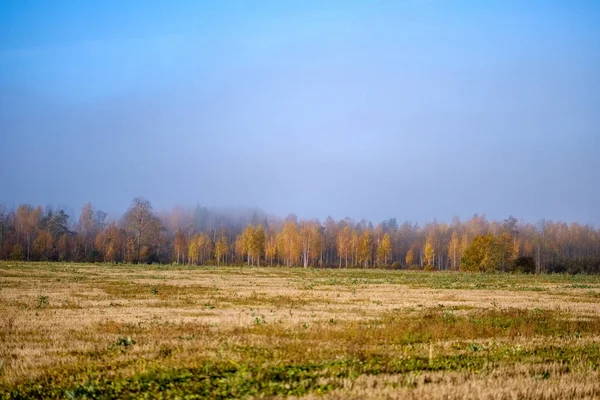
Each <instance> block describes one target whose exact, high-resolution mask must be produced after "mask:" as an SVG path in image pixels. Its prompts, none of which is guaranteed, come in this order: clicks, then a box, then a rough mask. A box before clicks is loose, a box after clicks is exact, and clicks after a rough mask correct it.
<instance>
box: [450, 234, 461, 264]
mask: <svg viewBox="0 0 600 400" xmlns="http://www.w3.org/2000/svg"><path fill="white" fill-rule="evenodd" d="M448 257H449V258H450V260H452V269H454V270H456V269H457V268H458V265H457V261H458V260H459V259H460V239H459V237H458V232H456V231H454V232H452V238H451V239H450V243H449V244H448Z"/></svg>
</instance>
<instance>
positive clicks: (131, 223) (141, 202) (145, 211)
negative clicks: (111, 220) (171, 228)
mask: <svg viewBox="0 0 600 400" xmlns="http://www.w3.org/2000/svg"><path fill="white" fill-rule="evenodd" d="M125 226H126V229H127V230H128V231H129V233H130V234H131V235H132V243H131V244H132V246H130V250H134V249H135V251H136V253H137V254H136V257H134V261H136V262H142V259H143V258H147V257H142V250H143V249H144V247H145V252H146V253H149V252H150V248H151V247H152V245H153V244H154V243H153V242H154V241H155V239H156V238H155V237H153V236H156V235H158V234H159V231H160V227H161V225H160V221H159V220H158V218H156V216H155V215H154V214H153V213H152V205H151V204H150V202H149V201H148V200H145V199H143V198H141V197H136V198H135V199H133V203H132V205H131V207H130V208H129V210H128V211H127V213H126V214H125ZM132 247H133V248H132ZM146 256H147V254H146Z"/></svg>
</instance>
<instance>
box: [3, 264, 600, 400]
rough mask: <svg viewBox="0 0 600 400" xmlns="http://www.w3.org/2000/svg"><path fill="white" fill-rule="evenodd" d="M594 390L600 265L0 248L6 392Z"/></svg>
mask: <svg viewBox="0 0 600 400" xmlns="http://www.w3.org/2000/svg"><path fill="white" fill-rule="evenodd" d="M232 397H243V398H255V397H268V398H280V397H293V398H317V397H318V398H325V399H351V398H374V399H395V398H415V399H417V398H418V399H421V398H434V399H437V398H439V399H454V398H456V399H463V398H489V399H517V398H518V399H538V398H543V399H559V398H579V399H592V398H600V277H598V276H566V275H547V276H527V275H503V274H498V275H476V274H459V273H441V272H437V273H424V272H407V271H383V270H315V269H307V270H304V269H299V268H294V269H287V268H248V267H220V268H217V267H202V268H199V267H185V266H134V265H84V264H59V263H56V264H35V263H11V262H3V263H0V398H4V399H13V398H232Z"/></svg>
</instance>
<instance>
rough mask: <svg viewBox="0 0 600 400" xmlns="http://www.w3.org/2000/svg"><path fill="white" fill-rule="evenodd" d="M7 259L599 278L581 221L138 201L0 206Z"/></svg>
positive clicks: (593, 235) (597, 241)
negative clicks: (405, 217) (120, 205)
mask: <svg viewBox="0 0 600 400" xmlns="http://www.w3.org/2000/svg"><path fill="white" fill-rule="evenodd" d="M0 258H1V259H5V260H31V261H67V262H68V261H73V262H106V263H120V262H122V263H162V264H167V263H178V264H193V265H216V264H237V265H276V266H286V267H292V266H303V267H332V268H348V267H362V268H395V269H424V270H461V271H483V272H493V271H505V272H516V271H520V272H530V273H563V272H566V273H600V229H594V227H592V226H589V225H581V224H578V223H571V224H566V223H563V222H551V221H543V222H540V223H538V224H531V223H523V222H519V221H518V220H517V219H516V218H514V217H512V216H509V217H508V218H506V219H505V220H503V221H488V220H487V219H486V218H485V216H479V215H477V214H475V215H474V216H473V217H472V218H471V219H469V220H468V221H460V220H459V219H458V218H454V219H453V220H452V222H451V223H450V224H446V223H439V222H436V221H434V222H431V223H428V224H425V225H423V226H420V225H418V224H413V223H411V222H404V223H402V224H399V223H398V222H397V220H396V219H395V218H391V219H389V220H387V221H383V222H381V223H379V224H377V225H373V224H372V223H371V222H367V221H364V220H361V221H358V222H357V221H354V220H352V219H350V218H345V219H343V220H339V221H336V220H334V219H332V218H330V217H329V218H327V219H326V220H325V221H324V222H320V221H318V220H299V219H298V218H297V217H296V216H294V215H290V216H288V217H287V218H278V217H273V216H268V215H266V214H265V213H263V212H261V211H254V210H244V211H240V210H237V211H234V210H222V209H208V208H206V207H201V206H196V207H195V208H191V209H185V208H182V207H175V208H173V210H172V211H170V212H164V213H156V212H154V211H153V209H152V205H151V203H150V202H149V201H148V200H146V199H143V198H136V199H134V200H133V202H132V204H131V206H130V208H129V209H128V210H127V212H126V213H125V214H124V215H123V216H122V217H120V218H118V219H114V220H111V219H109V218H108V216H107V214H106V213H104V212H102V211H100V210H96V209H94V207H93V206H92V205H91V204H89V203H88V204H86V205H84V207H83V208H82V210H81V213H80V216H79V219H78V220H77V221H75V220H73V219H71V218H70V216H69V215H67V214H66V213H65V211H64V210H60V209H43V208H42V207H33V206H31V205H26V204H23V205H19V206H18V207H17V208H16V209H13V210H10V209H7V208H6V207H4V206H0Z"/></svg>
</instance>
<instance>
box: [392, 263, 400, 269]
mask: <svg viewBox="0 0 600 400" xmlns="http://www.w3.org/2000/svg"><path fill="white" fill-rule="evenodd" d="M401 268H402V264H400V263H399V262H398V261H394V262H393V263H392V269H401Z"/></svg>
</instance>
